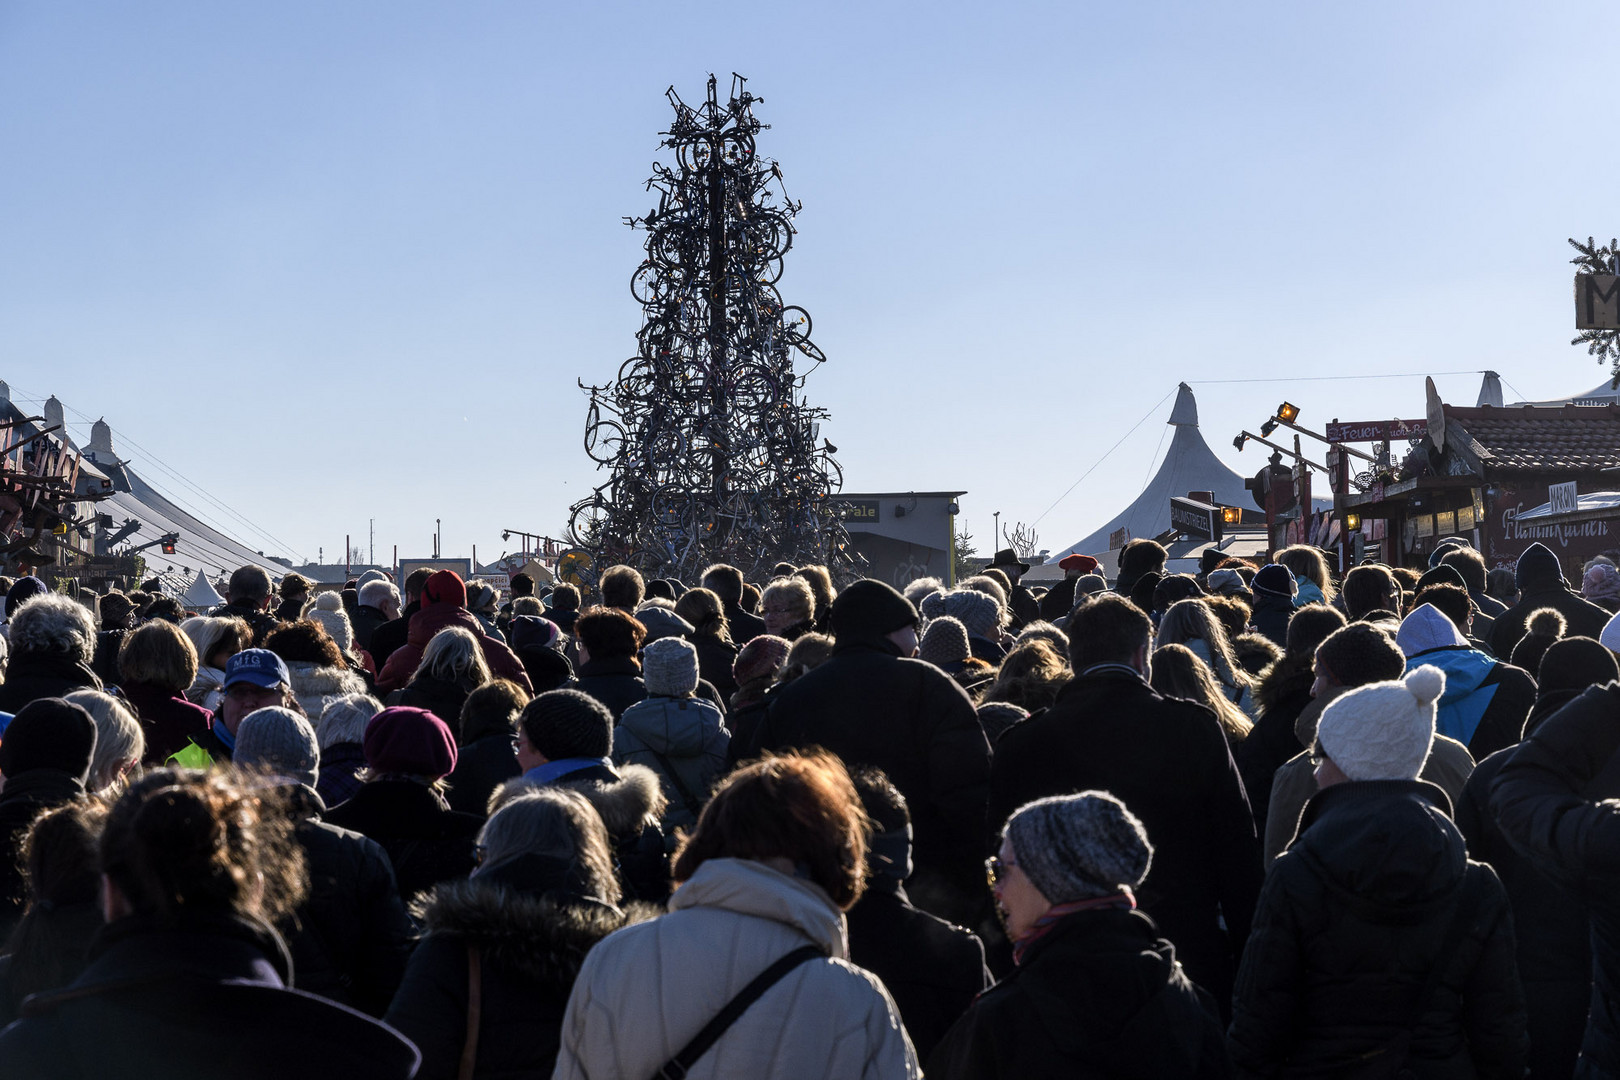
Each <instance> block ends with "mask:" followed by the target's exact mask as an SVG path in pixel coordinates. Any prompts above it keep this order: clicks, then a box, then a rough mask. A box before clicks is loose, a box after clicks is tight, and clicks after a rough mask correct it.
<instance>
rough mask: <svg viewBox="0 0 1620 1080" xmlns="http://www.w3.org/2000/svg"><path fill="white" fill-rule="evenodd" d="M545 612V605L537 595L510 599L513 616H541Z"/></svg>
mask: <svg viewBox="0 0 1620 1080" xmlns="http://www.w3.org/2000/svg"><path fill="white" fill-rule="evenodd" d="M545 613H546V605H544V604H542V603H541V602H540V600H539V598H538V597H534V596H519V597H517V598H515V599H514V600H513V601H512V614H513V615H514V616H516V615H540V616H542V617H543V616H544V615H545Z"/></svg>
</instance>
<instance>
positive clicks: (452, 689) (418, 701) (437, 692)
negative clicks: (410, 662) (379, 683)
mask: <svg viewBox="0 0 1620 1080" xmlns="http://www.w3.org/2000/svg"><path fill="white" fill-rule="evenodd" d="M475 689H477V687H475V686H474V685H472V684H471V683H470V682H449V681H448V680H445V679H436V678H434V677H433V676H432V675H427V674H423V675H417V676H415V677H413V678H412V679H411V681H410V682H408V683H406V684H405V685H404V686H402V687H401V688H400V689H398V690H395V691H394V692H393V693H392V694H389V695H388V699H387V701H386V702H384V704H386V705H389V706H394V705H403V706H408V707H410V708H413V709H426V710H427V711H428V712H430V713H432V714H433V715H434V716H437V717H438V718H439V719H440V720H443V721H444V723H445V726H446V727H448V728H449V729H450V730H451V731H453V732H455V731H460V730H461V707H462V706H463V705H465V704H466V703H467V695H468V694H470V693H472V692H473V691H474V690H475Z"/></svg>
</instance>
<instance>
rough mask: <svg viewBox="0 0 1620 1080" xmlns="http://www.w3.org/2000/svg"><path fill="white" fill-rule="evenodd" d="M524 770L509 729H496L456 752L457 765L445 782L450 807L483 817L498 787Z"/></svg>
mask: <svg viewBox="0 0 1620 1080" xmlns="http://www.w3.org/2000/svg"><path fill="white" fill-rule="evenodd" d="M522 771H523V769H522V767H521V766H519V765H518V759H517V751H516V750H514V749H512V734H511V733H510V732H495V733H494V734H490V735H485V736H483V737H482V738H477V739H474V740H473V741H472V742H470V743H467V744H466V745H465V746H463V747H462V748H461V749H460V750H459V751H457V753H456V767H455V769H454V771H452V772H451V773H450V775H449V776H447V777H445V784H446V786H447V787H448V788H449V790H448V791H446V792H445V798H446V800H447V801H448V802H449V803H450V809H452V810H459V811H460V812H461V813H463V814H476V815H477V816H479V817H484V816H485V815H487V814H488V813H489V797H490V795H492V794H494V792H495V789H496V788H498V787H500V786H501V785H502V784H504V783H506V782H507V781H508V780H510V779H512V778H513V777H515V776H517V775H518V774H519V773H521V772H522Z"/></svg>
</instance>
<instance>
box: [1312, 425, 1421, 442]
mask: <svg viewBox="0 0 1620 1080" xmlns="http://www.w3.org/2000/svg"><path fill="white" fill-rule="evenodd" d="M1428 430H1429V422H1428V421H1427V420H1361V421H1356V422H1353V423H1348V424H1341V423H1339V422H1338V421H1334V422H1333V423H1331V424H1329V425H1328V426H1327V430H1326V431H1325V432H1323V434H1325V435H1326V436H1327V439H1328V442H1385V441H1394V440H1397V439H1421V438H1423V436H1424V435H1425V434H1426V433H1427V432H1428Z"/></svg>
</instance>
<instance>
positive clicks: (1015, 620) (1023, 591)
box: [1007, 582, 1068, 634]
mask: <svg viewBox="0 0 1620 1080" xmlns="http://www.w3.org/2000/svg"><path fill="white" fill-rule="evenodd" d="M1007 610H1008V612H1009V613H1010V614H1011V618H1010V619H1009V620H1008V621H1009V624H1010V625H1009V629H1011V630H1012V632H1013V633H1015V634H1016V633H1018V631H1020V630H1022V629H1023V628H1024V627H1025V626H1026V625H1028V624H1029V623H1032V622H1035V621H1037V620H1038V619H1040V617H1041V605H1040V601H1038V600H1036V599H1035V594H1034V593H1032V592H1030V591H1029V588H1028V587H1027V586H1024V585H1020V584H1018V583H1017V582H1014V583H1013V587H1012V592H1011V593H1009V594H1008V595H1007ZM1064 614H1065V615H1067V614H1068V612H1066V611H1065V612H1064Z"/></svg>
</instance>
